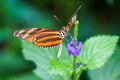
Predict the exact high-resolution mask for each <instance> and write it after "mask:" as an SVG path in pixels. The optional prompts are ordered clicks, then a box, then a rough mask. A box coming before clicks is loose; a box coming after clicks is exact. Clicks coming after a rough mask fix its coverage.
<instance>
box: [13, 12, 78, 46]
mask: <svg viewBox="0 0 120 80" xmlns="http://www.w3.org/2000/svg"><path fill="white" fill-rule="evenodd" d="M75 21H76V14H74V15H73V16H72V17H71V19H70V20H69V22H68V23H67V25H66V26H65V27H63V28H62V29H61V30H60V31H56V30H52V29H47V28H26V29H23V30H18V31H15V32H14V36H15V37H18V38H20V39H23V40H26V41H29V42H32V43H33V44H35V45H37V46H38V47H43V48H49V47H54V46H57V45H60V44H61V43H62V42H63V40H64V38H65V36H66V35H67V33H68V31H69V30H70V28H71V26H72V25H73V24H74V23H75Z"/></svg>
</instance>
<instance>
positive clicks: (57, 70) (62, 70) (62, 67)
mask: <svg viewBox="0 0 120 80" xmlns="http://www.w3.org/2000/svg"><path fill="white" fill-rule="evenodd" d="M50 66H51V67H50V69H49V73H50V74H56V75H57V74H59V75H68V74H69V76H70V75H71V74H72V65H71V64H70V63H68V61H67V62H65V61H64V62H60V61H56V60H52V61H50Z"/></svg>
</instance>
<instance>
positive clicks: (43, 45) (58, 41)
mask: <svg viewBox="0 0 120 80" xmlns="http://www.w3.org/2000/svg"><path fill="white" fill-rule="evenodd" d="M61 42H62V40H56V41H53V42H46V43H37V42H34V44H35V45H37V46H39V47H50V46H55V45H59V44H60V43H61Z"/></svg>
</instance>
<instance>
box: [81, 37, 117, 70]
mask: <svg viewBox="0 0 120 80" xmlns="http://www.w3.org/2000/svg"><path fill="white" fill-rule="evenodd" d="M118 38H119V37H118V36H109V35H101V36H100V35H99V36H95V37H91V38H90V39H88V40H87V41H86V42H85V43H84V44H83V47H82V51H81V55H80V61H81V62H82V63H85V64H86V67H85V68H88V69H95V68H100V67H101V66H103V65H104V64H105V62H107V60H108V59H109V57H110V56H111V55H112V54H113V51H114V49H115V47H116V45H117V42H118Z"/></svg>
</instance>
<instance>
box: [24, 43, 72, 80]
mask: <svg viewBox="0 0 120 80" xmlns="http://www.w3.org/2000/svg"><path fill="white" fill-rule="evenodd" d="M22 44H23V50H22V51H23V53H24V57H25V59H27V60H31V61H33V62H34V63H35V64H36V69H35V70H34V71H33V72H34V73H35V74H36V75H38V76H39V77H40V78H42V79H43V80H63V77H64V76H61V73H62V72H63V71H60V70H59V67H58V68H55V69H54V67H55V65H54V63H57V64H59V63H60V62H62V64H59V66H62V67H63V65H65V64H66V63H69V65H71V62H72V60H71V58H70V57H69V56H68V53H67V50H66V48H65V46H63V48H62V49H63V50H62V54H61V56H60V58H57V50H58V47H55V48H48V49H44V48H39V47H37V46H35V45H34V44H32V43H30V42H26V41H23V42H22ZM52 60H54V61H56V62H52ZM68 67H69V66H64V69H67V68H68ZM50 69H54V70H50ZM55 70H56V72H55ZM65 71H67V70H65ZM48 72H49V73H48ZM50 73H53V74H50ZM56 73H58V75H56ZM65 74H66V73H65Z"/></svg>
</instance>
